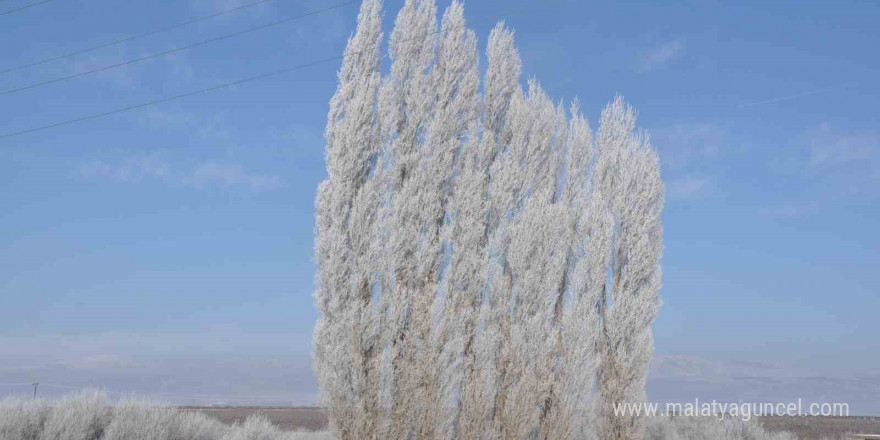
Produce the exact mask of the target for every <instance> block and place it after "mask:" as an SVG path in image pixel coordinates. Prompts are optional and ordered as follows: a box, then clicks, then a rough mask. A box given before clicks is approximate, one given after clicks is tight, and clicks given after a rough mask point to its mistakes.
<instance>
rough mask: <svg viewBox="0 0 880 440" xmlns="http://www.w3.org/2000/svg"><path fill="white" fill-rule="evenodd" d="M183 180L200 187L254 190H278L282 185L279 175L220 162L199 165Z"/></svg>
mask: <svg viewBox="0 0 880 440" xmlns="http://www.w3.org/2000/svg"><path fill="white" fill-rule="evenodd" d="M183 181H184V182H185V183H186V184H188V185H190V186H192V187H194V188H198V189H214V188H220V189H229V188H233V187H244V188H246V189H248V190H251V191H254V192H262V191H271V190H276V189H279V188H281V186H282V184H281V178H280V177H279V176H276V175H273V174H259V173H251V172H249V171H247V170H246V169H245V168H244V167H243V166H241V165H239V164H233V163H220V162H205V163H202V164H200V165H198V166H197V167H196V168H195V169H194V170H193V171H192V172H191V173H189V175H187V176H185V177H184V179H183Z"/></svg>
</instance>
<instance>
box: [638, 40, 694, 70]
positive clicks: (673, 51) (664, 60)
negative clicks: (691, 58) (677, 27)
mask: <svg viewBox="0 0 880 440" xmlns="http://www.w3.org/2000/svg"><path fill="white" fill-rule="evenodd" d="M683 52H684V42H683V41H681V40H672V41H667V42H665V43H663V44H661V45H659V46H657V47H655V48H653V49H651V50H649V51H647V52H644V53H642V54H641V55H640V56H639V65H638V70H639V72H649V71H651V70H655V69H660V68H663V67H665V66H667V65H669V64H670V63H672V62H673V61H675V60H677V59H678V58H679V57H680V56H681V54H682V53H683Z"/></svg>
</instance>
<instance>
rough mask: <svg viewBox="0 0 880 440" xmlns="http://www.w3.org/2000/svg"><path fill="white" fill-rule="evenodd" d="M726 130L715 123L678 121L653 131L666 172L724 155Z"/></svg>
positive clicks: (652, 135) (654, 140)
mask: <svg viewBox="0 0 880 440" xmlns="http://www.w3.org/2000/svg"><path fill="white" fill-rule="evenodd" d="M726 136H727V130H726V129H724V128H723V127H721V126H720V125H718V124H716V123H713V122H677V123H674V124H672V125H669V126H665V127H660V128H658V129H654V130H651V141H652V142H651V143H652V144H654V146H655V147H656V148H657V150H658V152H659V154H660V163H661V165H662V166H663V168H664V169H676V170H677V169H682V168H686V167H688V166H689V165H693V164H694V163H697V162H699V161H701V160H704V159H711V158H713V157H715V156H718V155H719V154H720V153H721V146H722V144H723V143H724V140H725V137H726Z"/></svg>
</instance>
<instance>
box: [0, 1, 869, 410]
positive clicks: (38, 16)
mask: <svg viewBox="0 0 880 440" xmlns="http://www.w3.org/2000/svg"><path fill="white" fill-rule="evenodd" d="M245 3H247V0H188V1H180V2H171V1H163V2H134V1H124V2H108V1H105V0H96V1H84V0H71V1H64V2H61V1H58V2H54V1H53V2H49V3H46V4H45V5H40V6H36V7H33V8H29V9H27V10H24V11H20V12H16V13H13V14H8V15H0V38H2V41H4V42H6V44H2V45H0V60H2V62H0V70H5V69H6V68H11V67H15V66H18V65H20V64H26V63H29V62H31V61H36V60H40V59H43V58H48V57H52V56H55V55H59V54H63V53H66V52H70V51H74V50H78V49H81V48H85V47H90V46H93V45H97V44H101V43H104V42H107V41H111V40H115V39H117V38H122V37H126V36H129V35H131V34H135V33H140V32H143V31H148V30H151V29H154V28H160V27H164V26H167V25H170V24H174V23H177V22H181V21H186V20H188V19H191V18H194V17H199V16H203V15H207V14H212V13H215V12H217V11H222V10H225V9H229V8H233V7H236V6H239V5H242V4H245ZM447 3H448V2H446V1H441V2H439V5H440V6H441V7H445V5H446V4H447ZM26 4H27V3H26V2H25V1H24V0H12V1H9V2H4V4H3V7H4V8H8V9H12V8H15V7H19V6H22V5H26ZM331 4H333V3H331V2H324V1H289V0H275V1H271V2H266V3H265V4H263V5H261V6H257V7H253V8H249V9H247V10H244V11H241V12H238V13H235V14H229V15H227V16H223V17H219V18H215V19H211V20H206V21H203V22H200V23H198V24H195V25H192V26H187V27H185V28H181V29H177V30H174V31H171V32H165V33H160V34H157V35H153V36H150V37H146V38H143V39H139V40H136V41H133V42H129V43H125V44H122V45H118V46H113V47H109V48H105V49H102V50H99V51H95V52H91V53H88V54H84V55H80V56H77V57H73V58H69V59H65V60H59V61H55V62H52V63H46V64H43V65H40V66H36V67H33V68H29V69H22V70H18V71H15V72H11V73H6V74H0V93H2V92H3V91H6V90H11V89H14V88H19V87H24V86H27V85H30V84H33V83H37V82H42V81H47V80H51V79H53V78H56V77H60V76H66V75H70V74H74V73H77V72H80V71H83V70H90V69H95V68H99V67H102V66H105V65H110V64H115V63H118V62H121V61H125V60H127V59H131V58H137V57H140V56H144V55H148V54H151V53H154V52H158V51H162V50H167V49H170V48H173V47H176V46H181V45H186V44H191V43H194V42H198V41H200V40H204V39H208V38H213V37H216V36H220V35H223V34H227V33H230V32H235V31H238V30H240V29H244V28H248V27H252V26H256V25H259V24H262V23H268V22H271V21H274V20H278V19H281V18H286V17H290V16H294V15H298V14H302V13H304V12H308V11H312V10H315V9H321V8H325V7H327V6H328V5H331ZM401 4H402V0H389V1H387V2H386V6H387V8H386V11H387V12H386V22H387V23H388V26H387V27H386V29H390V23H391V22H392V20H393V17H394V14H395V13H396V12H397V10H398V9H399V7H400V6H401ZM3 10H6V9H3ZM466 11H467V14H468V17H469V18H470V19H471V20H472V23H473V26H474V28H475V29H476V30H477V31H478V35H479V36H480V43H481V48H484V47H485V38H486V35H487V32H488V30H489V29H490V28H491V27H492V25H493V23H494V21H495V20H496V19H497V18H498V17H500V16H502V15H503V16H504V19H505V20H506V21H507V23H508V24H509V25H510V26H511V27H513V28H515V29H516V32H517V34H516V35H517V41H518V44H519V47H520V49H521V52H522V58H523V65H524V68H523V70H524V74H525V75H524V79H525V78H526V77H527V76H535V77H536V78H538V79H539V80H540V82H541V83H542V85H543V86H544V87H545V88H546V89H547V90H548V91H549V92H550V93H551V95H553V96H555V97H557V98H564V99H566V100H569V99H571V98H573V97H579V98H580V99H581V101H582V108H583V109H584V111H585V112H586V113H587V115H588V116H589V118H590V119H591V121H595V120H596V119H597V117H598V114H599V111H600V110H601V107H602V106H603V105H604V104H605V103H606V102H608V101H609V100H610V99H611V98H612V97H613V96H614V94H615V93H621V94H623V95H624V96H625V98H626V99H627V100H628V101H629V102H630V103H632V104H633V105H634V106H635V107H636V108H637V109H638V110H639V112H640V115H641V117H640V125H641V126H642V127H643V128H645V129H647V130H648V131H650V132H651V133H652V139H653V141H654V144H655V145H656V147H657V149H658V151H659V152H660V156H661V161H662V166H663V173H664V178H665V180H666V184H667V198H668V202H667V207H666V211H665V215H664V225H665V232H666V235H665V244H666V247H665V254H664V260H663V266H664V288H663V290H662V291H661V295H662V296H663V298H664V302H665V305H664V307H663V309H662V310H661V314H660V317H659V318H658V320H657V322H656V324H655V334H656V345H657V352H658V353H659V354H661V355H663V356H683V357H682V358H679V357H676V358H674V359H684V358H687V359H695V360H696V359H708V360H711V361H712V362H734V361H735V362H741V361H749V362H760V363H766V364H767V365H781V366H783V367H791V368H794V367H797V368H809V369H810V373H809V374H813V375H815V374H821V375H826V376H828V377H837V376H835V375H843V374H846V375H850V376H853V377H856V376H857V377H869V378H873V379H872V380H875V381H876V382H875V384H880V338H878V335H880V332H878V330H877V324H876V321H877V317H876V313H877V311H878V310H880V281H878V280H880V278H878V277H877V276H876V268H877V267H878V265H880V233H878V230H880V228H878V227H880V203H878V202H880V112H878V111H877V104H878V102H880V99H878V98H880V89H878V86H877V82H876V78H877V76H878V73H880V58H878V57H877V56H876V50H877V47H880V33H878V32H877V31H876V23H877V22H878V21H880V4H878V3H874V2H854V1H853V2H849V1H841V2H835V3H829V2H819V1H815V2H783V1H779V2H727V3H724V2H715V1H691V2H687V1H685V2H674V3H671V2H670V3H665V4H662V5H661V4H658V3H655V2H630V3H626V4H622V3H619V2H614V3H607V4H604V3H600V2H580V1H562V0H557V1H548V2H528V1H523V0H517V1H500V0H493V1H471V2H469V3H468V4H467V5H466ZM0 12H2V10H0ZM355 14H356V6H355V5H351V6H347V7H341V8H339V9H335V10H333V11H329V12H326V13H321V14H317V15H314V16H310V17H307V18H303V19H301V20H296V21H292V22H290V23H286V24H284V25H281V26H275V27H272V28H269V29H265V30H261V31H258V32H253V33H250V34H247V35H243V36H240V37H236V38H232V39H228V40H224V41H221V42H217V43H212V44H207V45H204V46H201V47H198V48H194V49H191V50H186V51H182V52H179V53H176V54H173V55H168V56H162V57H158V58H155V59H151V60H149V61H144V62H140V63H135V64H131V65H128V66H125V67H121V68H117V69H112V70H108V71H105V72H101V73H98V74H94V75H87V76H84V77H81V78H76V79H72V80H69V81H64V82H59V83H55V84H50V85H46V86H43V87H39V88H35V89H32V90H25V91H21V92H17V93H11V94H5V95H0V102H2V104H0V136H2V135H3V134H7V133H11V132H16V131H19V130H26V129H29V128H33V127H38V126H43V125H47V124H51V123H54V122H59V121H63V120H67V119H71V118H75V117H78V116H83V115H87V114H91V113H98V112H103V111H107V110H112V109H115V108H119V107H125V106H128V105H133V104H139V103H142V102H147V101H151V100H154V99H158V98H162V97H167V96H171V95H175V94H180V93H185V92H188V91H191V90H195V89H200V88H205V87H210V86H213V85H217V84H220V83H223V82H227V81H234V80H237V79H240V78H244V77H249V76H252V75H258V74H262V73H265V72H269V71H274V70H277V69H282V68H285V67H289V66H293V65H297V64H301V63H305V62H309V61H313V60H317V59H323V58H327V57H331V56H335V55H338V54H340V53H341V51H342V48H343V47H344V44H345V40H346V38H347V36H348V35H349V33H350V32H351V31H352V29H353V26H354V17H355ZM505 14H507V15H505ZM337 68H338V62H332V63H326V64H321V65H317V66H314V67H310V68H308V69H303V70H298V71H295V72H291V73H289V74H286V75H281V76H276V77H272V78H269V79H266V80H262V81H256V82H251V83H247V84H242V85H239V86H235V87H231V88H227V89H224V90H220V91H216V92H212V93H208V94H203V95H198V96H193V97H190V98H186V99H183V100H179V101H175V102H171V103H165V104H161V105H156V106H151V107H147V108H144V109H139V110H135V111H131V112H125V113H119V114H115V115H111V116H108V117H104V118H100V119H95V120H90V121H85V122H81V123H76V124H72V125H68V126H63V127H58V128H53V129H47V130H42V131H39V132H36V133H30V134H26V135H21V136H16V137H12V138H7V139H0V385H3V383H5V382H20V381H21V382H27V381H30V379H29V378H30V377H37V376H40V378H41V380H44V381H46V382H54V383H57V384H59V385H65V384H66V385H71V386H79V385H82V384H83V383H91V384H98V385H100V384H102V383H103V384H104V385H105V386H108V387H109V386H110V385H106V383H107V382H108V380H109V379H107V378H108V377H109V376H112V375H113V374H117V373H118V371H120V370H124V369H125V368H126V365H129V366H130V365H131V364H130V363H128V362H130V360H131V359H138V362H158V361H156V360H157V359H171V358H173V359H189V358H192V359H201V360H200V361H193V363H192V364H191V365H197V364H198V362H202V363H205V362H208V363H209V364H212V363H213V364H217V363H218V362H221V360H223V361H222V362H227V361H228V360H229V359H238V358H241V357H245V358H248V359H270V358H271V359H275V358H284V359H285V361H284V362H282V363H278V364H272V365H276V366H277V365H281V366H283V368H287V371H293V369H292V368H293V367H290V366H291V365H294V366H296V368H297V369H298V370H297V371H302V372H303V373H302V374H303V375H308V365H309V361H308V356H309V352H310V333H311V328H312V326H313V324H314V320H315V318H316V312H315V310H314V308H313V306H312V302H311V290H312V281H313V276H314V270H315V268H314V265H313V263H312V261H311V253H312V239H313V227H314V222H313V198H314V191H315V188H316V186H317V184H318V182H319V181H320V180H321V179H323V177H324V174H325V172H324V165H323V147H324V146H323V140H322V131H323V126H324V119H325V116H326V111H327V101H328V100H329V98H330V96H331V95H332V93H333V90H334V88H335V70H336V69H337ZM594 128H595V125H594ZM204 359H212V361H205V360H204ZM224 359H225V360H224ZM96 362H97V364H96ZM180 362H183V364H184V365H185V364H186V362H184V361H180ZM229 362H231V361H229ZM695 362H696V361H695ZM160 364H162V365H166V363H160ZM41 365H42V366H43V367H40V366H41ZM46 365H53V366H54V367H52V368H48V367H45V366H46ZM59 365H66V366H67V367H69V368H74V369H76V368H80V369H81V370H82V371H80V370H77V371H79V372H80V373H78V374H77V375H73V374H70V371H69V370H65V371H66V372H65V373H61V372H59V371H58V370H57V367H58V366H59ZM95 365H99V366H100V368H96V369H94V370H90V369H89V368H90V367H94V366H95ZM175 365H178V364H175ZM198 365H201V364H198ZM236 365H237V364H236ZM24 367H27V368H30V370H22V368H24ZM4 368H5V370H4ZM41 368H42V369H41ZM53 368H55V369H53ZM231 368H232V367H230V369H231ZM267 368H269V367H267ZM279 368H281V367H279ZM245 370H246V369H243V370H242V371H239V373H237V374H240V375H247V372H246V371H245ZM108 371H109V372H108ZM224 371H225V370H224ZM279 371H280V370H279ZM110 372H112V374H111V373H110ZM816 372H819V373H816ZM4 374H5V376H4ZM279 374H281V373H279ZM805 374H806V373H805ZM809 374H807V375H809ZM168 375H169V376H171V375H172V374H171V373H169V374H168ZM282 375H283V374H282ZM62 376H66V377H67V381H65V377H62ZM114 377H115V376H114ZM284 377H288V379H289V378H290V377H289V375H288V376H284ZM847 377H849V376H847ZM120 380H121V379H120ZM157 380H158V379H157ZM162 380H167V377H166V378H165V379H162ZM77 381H78V382H77ZM296 381H300V382H302V383H300V384H299V385H297V386H299V389H296V390H293V391H292V392H291V393H294V392H295V393H306V394H307V393H309V392H313V391H314V383H313V380H312V379H310V378H308V379H303V380H300V379H295V380H294V382H296ZM71 382H77V383H71ZM113 386H114V387H118V388H120V389H137V390H149V389H150V387H151V386H152V384H150V383H133V382H131V381H129V382H125V381H124V380H121V382H119V383H118V384H117V383H116V382H114V385H113ZM734 386H736V385H734ZM877 386H878V389H880V385H877ZM17 390H18V389H16V388H14V387H6V388H3V387H0V394H4V393H8V392H13V391H17ZM209 391H211V390H209ZM649 391H650V389H649ZM181 393H184V392H183V391H181ZM192 393H195V392H194V391H192ZM206 393H208V392H206V391H202V394H206ZM211 393H214V394H222V393H233V392H232V391H229V389H228V388H222V387H218V389H217V390H214V391H211ZM245 394H247V393H245ZM876 411H877V412H880V408H877V410H876Z"/></svg>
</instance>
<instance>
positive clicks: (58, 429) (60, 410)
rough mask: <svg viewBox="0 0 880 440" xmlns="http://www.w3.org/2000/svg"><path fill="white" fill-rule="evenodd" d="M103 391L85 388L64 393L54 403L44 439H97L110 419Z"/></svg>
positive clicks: (47, 420)
mask: <svg viewBox="0 0 880 440" xmlns="http://www.w3.org/2000/svg"><path fill="white" fill-rule="evenodd" d="M110 415H111V413H110V408H109V407H108V406H107V399H106V397H105V396H104V394H103V393H100V392H98V391H95V390H88V391H83V392H80V393H77V394H73V395H71V396H68V397H65V398H64V399H62V400H61V401H60V402H58V403H57V404H56V405H54V406H53V407H52V410H51V412H50V413H49V417H48V418H47V419H46V424H45V427H44V428H43V433H42V435H41V436H40V439H41V440H98V439H100V438H101V436H102V435H103V434H104V429H105V428H106V427H107V424H108V423H109V422H110Z"/></svg>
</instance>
